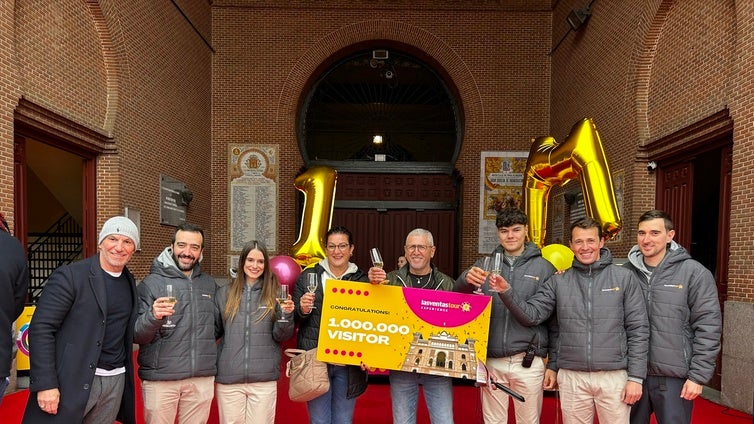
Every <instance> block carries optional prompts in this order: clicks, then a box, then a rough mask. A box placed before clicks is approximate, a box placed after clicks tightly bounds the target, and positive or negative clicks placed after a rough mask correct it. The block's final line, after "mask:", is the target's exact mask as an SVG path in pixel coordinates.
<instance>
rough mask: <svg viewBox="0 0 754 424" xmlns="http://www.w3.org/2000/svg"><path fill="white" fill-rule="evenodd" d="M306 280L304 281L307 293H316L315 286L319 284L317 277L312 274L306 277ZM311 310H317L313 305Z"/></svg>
mask: <svg viewBox="0 0 754 424" xmlns="http://www.w3.org/2000/svg"><path fill="white" fill-rule="evenodd" d="M307 278H308V279H307V280H306V289H307V290H308V291H309V293H311V294H314V292H315V291H317V285H318V284H319V276H318V275H317V274H316V273H314V272H312V273H311V274H309V275H308V277H307ZM312 309H317V307H316V306H314V304H312Z"/></svg>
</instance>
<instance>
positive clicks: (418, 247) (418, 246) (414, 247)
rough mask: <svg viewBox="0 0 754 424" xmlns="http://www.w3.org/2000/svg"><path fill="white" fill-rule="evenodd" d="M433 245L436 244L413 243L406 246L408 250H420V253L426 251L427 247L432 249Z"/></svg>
mask: <svg viewBox="0 0 754 424" xmlns="http://www.w3.org/2000/svg"><path fill="white" fill-rule="evenodd" d="M433 247H434V246H425V245H423V244H412V245H411V246H406V250H408V251H409V252H415V251H417V250H418V251H419V253H424V252H426V251H427V249H431V248H433Z"/></svg>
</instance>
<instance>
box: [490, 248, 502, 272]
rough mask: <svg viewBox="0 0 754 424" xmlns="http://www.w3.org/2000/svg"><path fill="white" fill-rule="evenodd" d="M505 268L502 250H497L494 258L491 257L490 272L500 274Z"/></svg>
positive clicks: (493, 255)
mask: <svg viewBox="0 0 754 424" xmlns="http://www.w3.org/2000/svg"><path fill="white" fill-rule="evenodd" d="M502 270H503V254H502V253H500V252H495V253H493V254H492V258H491V259H490V269H489V271H490V274H495V275H500V272H501V271H502Z"/></svg>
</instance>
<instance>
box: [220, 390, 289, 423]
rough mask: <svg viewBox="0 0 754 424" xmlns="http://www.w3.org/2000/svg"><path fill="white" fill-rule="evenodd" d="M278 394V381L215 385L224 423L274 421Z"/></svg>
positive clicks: (221, 420)
mask: <svg viewBox="0 0 754 424" xmlns="http://www.w3.org/2000/svg"><path fill="white" fill-rule="evenodd" d="M277 396H278V383H277V381H263V382H259V383H245V384H219V383H218V384H217V385H216V386H215V398H216V399H217V410H218V412H219V414H220V422H221V423H223V424H244V423H245V424H269V423H274V422H275V406H276V405H277Z"/></svg>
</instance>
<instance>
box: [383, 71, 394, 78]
mask: <svg viewBox="0 0 754 424" xmlns="http://www.w3.org/2000/svg"><path fill="white" fill-rule="evenodd" d="M394 76H395V74H394V73H393V71H385V78H387V79H392V78H393V77H394Z"/></svg>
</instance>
